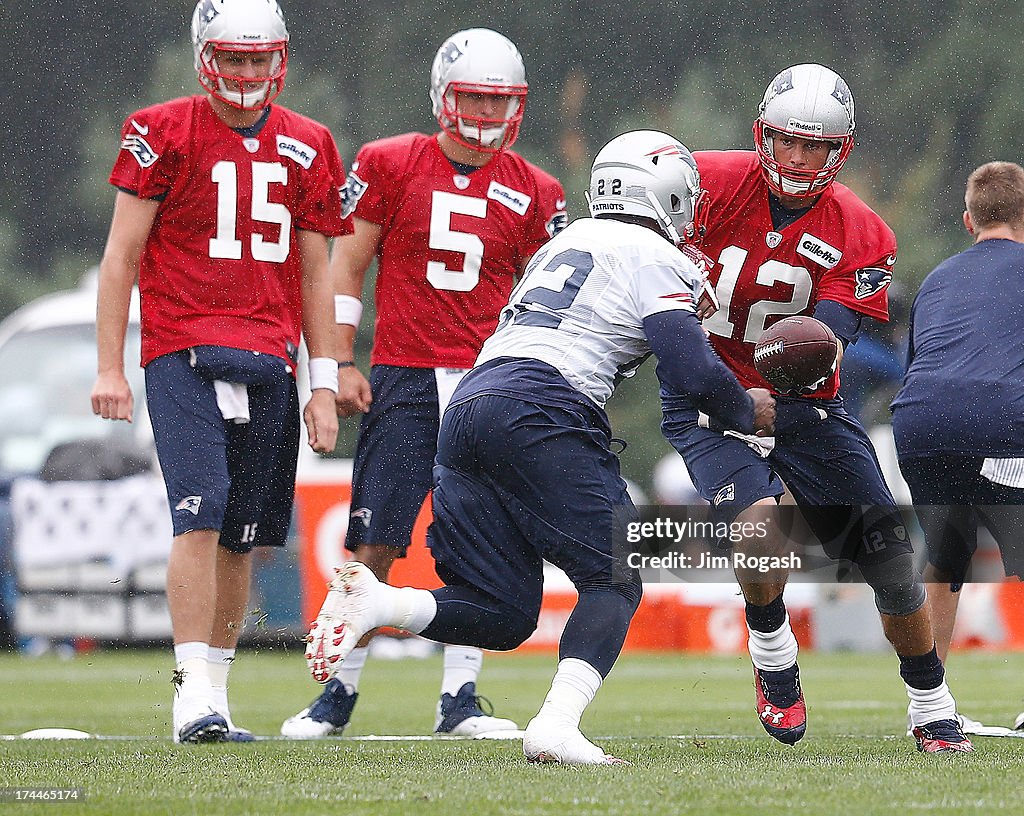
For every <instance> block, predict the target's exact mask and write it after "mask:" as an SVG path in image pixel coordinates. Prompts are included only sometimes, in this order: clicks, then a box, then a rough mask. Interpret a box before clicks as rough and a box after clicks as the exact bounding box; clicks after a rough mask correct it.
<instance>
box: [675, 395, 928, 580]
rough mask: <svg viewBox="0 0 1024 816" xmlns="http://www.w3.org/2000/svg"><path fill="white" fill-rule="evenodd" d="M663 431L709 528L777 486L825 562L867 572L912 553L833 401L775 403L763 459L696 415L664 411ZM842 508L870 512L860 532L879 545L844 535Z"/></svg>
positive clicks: (862, 445) (859, 439)
mask: <svg viewBox="0 0 1024 816" xmlns="http://www.w3.org/2000/svg"><path fill="white" fill-rule="evenodd" d="M664 430H665V434H666V437H667V438H668V439H669V440H670V441H671V442H672V445H673V446H674V447H675V448H676V450H677V451H678V452H679V453H680V455H681V456H682V457H683V459H684V460H685V462H686V465H687V468H688V470H689V471H690V476H691V478H692V479H693V483H694V485H695V486H696V488H697V490H698V491H700V494H701V496H702V497H703V498H704V499H706V500H707V501H708V502H710V503H711V506H712V517H713V518H714V520H715V521H719V522H726V523H728V522H732V521H733V520H734V519H735V518H736V516H737V515H738V514H739V513H740V512H742V511H743V510H745V509H746V508H747V507H749V506H750V505H751V504H753V503H754V502H755V501H758V500H760V499H765V498H778V497H779V496H781V495H782V493H783V492H784V487H783V482H785V486H786V487H788V488H789V490H790V492H791V493H792V494H793V497H794V498H795V499H796V502H797V504H798V505H799V507H800V510H801V513H802V515H803V516H804V518H805V519H806V521H807V523H808V525H809V526H810V528H811V530H812V531H813V532H814V533H815V535H816V536H817V537H818V539H819V541H820V542H821V544H822V547H823V548H824V549H825V552H826V553H827V554H828V555H829V556H830V557H831V558H834V559H839V558H842V559H845V560H849V561H854V562H856V563H857V564H859V565H861V566H870V565H872V564H880V563H884V562H885V561H888V560H889V559H891V558H893V557H895V556H897V555H902V554H904V553H912V552H913V545H912V542H911V541H910V539H909V537H908V536H907V535H906V530H905V528H904V525H903V521H902V519H901V518H900V516H899V513H898V512H897V511H896V510H895V506H896V501H895V499H893V497H892V493H891V492H890V491H889V488H888V487H887V486H886V484H885V478H884V477H883V476H882V470H881V467H880V466H879V464H878V457H877V456H876V454H875V449H874V447H873V446H872V444H871V440H870V439H869V438H868V435H867V432H866V431H865V430H864V428H863V427H862V426H861V424H860V423H859V422H858V421H857V420H856V419H855V418H854V417H852V416H851V415H850V414H848V413H847V412H846V410H845V409H844V408H843V407H842V401H841V400H830V401H824V400H813V401H812V400H794V399H787V398H785V397H780V398H778V416H777V419H776V423H775V447H774V448H773V449H772V451H771V453H769V454H768V456H767V457H765V456H762V455H761V454H760V453H759V452H757V451H755V450H754V447H753V446H752V445H751V444H748V443H747V442H746V441H744V440H743V439H740V438H738V437H736V436H732V435H728V434H722V433H720V432H718V431H712V430H708V429H706V428H701V427H699V426H698V424H697V411H696V409H692V410H684V409H674V410H672V411H671V412H670V416H669V417H668V418H667V419H666V420H665V421H664ZM848 506H861V507H865V506H866V507H870V508H872V509H871V510H869V511H867V513H866V515H865V517H864V525H866V526H869V527H870V528H871V529H870V530H869V531H868V534H870V533H872V532H877V533H878V534H879V535H881V538H882V540H881V541H878V540H876V541H872V542H870V544H869V546H867V547H864V546H862V544H863V543H864V542H862V541H861V540H860V539H861V537H860V536H849V535H846V534H845V533H846V532H848V531H849V529H851V528H850V518H849V514H848V513H843V512H841V511H840V508H845V507H848ZM889 508H893V510H892V511H891V512H890V511H889Z"/></svg>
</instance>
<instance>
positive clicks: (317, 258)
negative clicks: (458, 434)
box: [92, 0, 349, 742]
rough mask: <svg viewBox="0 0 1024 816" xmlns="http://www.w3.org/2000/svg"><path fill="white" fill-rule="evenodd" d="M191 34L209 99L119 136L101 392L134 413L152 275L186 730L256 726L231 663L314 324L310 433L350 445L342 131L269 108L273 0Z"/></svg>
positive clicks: (167, 108) (180, 728) (278, 503)
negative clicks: (337, 294)
mask: <svg viewBox="0 0 1024 816" xmlns="http://www.w3.org/2000/svg"><path fill="white" fill-rule="evenodd" d="M192 42H193V47H194V51H195V64H196V70H197V71H198V74H199V81H200V84H201V85H202V86H203V87H204V88H205V89H206V91H207V95H204V96H194V97H190V98H187V99H177V100H173V101H171V102H167V103H165V104H162V105H154V106H152V107H149V108H145V109H143V110H140V111H136V112H135V113H133V114H132V115H131V116H129V117H128V119H127V120H125V123H124V126H123V128H122V131H121V151H120V153H119V154H118V158H117V161H116V163H115V165H114V169H113V172H112V173H111V176H110V181H111V183H112V184H113V185H115V186H116V187H117V188H118V190H119V192H118V194H117V197H116V200H115V204H114V216H113V221H112V223H111V228H110V235H109V238H108V240H107V246H106V250H105V251H104V255H103V261H102V263H101V265H100V277H99V293H98V306H97V314H96V333H97V345H98V366H97V368H98V371H97V377H96V384H95V386H94V388H93V393H92V406H93V411H94V412H95V413H97V414H99V415H101V416H103V417H104V418H107V419H115V420H117V419H121V420H128V421H131V419H132V413H133V409H134V400H133V395H132V392H131V389H130V387H129V385H128V381H127V380H126V378H125V375H124V338H125V328H126V324H127V319H128V303H129V298H130V295H131V289H132V284H133V283H134V282H135V279H136V277H138V283H139V289H140V293H141V301H142V365H143V366H144V367H145V369H146V397H147V405H148V409H149V415H150V419H151V422H152V425H153V435H154V440H155V442H156V448H157V456H158V458H159V461H160V467H161V471H162V473H163V477H164V481H165V482H166V485H167V494H168V499H169V500H170V506H171V517H172V520H173V526H174V541H173V544H172V547H171V554H170V559H169V562H168V567H167V601H168V606H169V607H170V613H171V623H172V628H173V633H174V651H175V659H176V663H177V671H178V673H177V674H176V677H177V678H179V679H180V683H177V684H176V688H175V697H174V706H173V732H172V733H173V737H174V740H175V742H215V741H222V740H251V739H252V734H251V733H249V732H248V731H245V730H244V729H239V728H236V727H235V726H234V724H233V723H232V721H231V716H230V713H229V709H228V701H227V678H228V669H229V667H230V665H231V663H232V661H233V660H234V654H235V647H236V645H237V642H238V636H239V633H240V632H241V629H242V623H243V621H244V618H245V613H246V607H247V604H248V599H249V581H250V574H251V568H252V549H253V547H254V546H281V545H283V544H284V542H285V538H286V535H287V531H288V524H289V521H290V517H291V505H292V496H293V492H294V486H295V464H296V455H297V453H298V438H299V437H298V433H299V404H298V394H297V391H296V387H295V365H296V355H297V352H298V348H299V342H300V339H301V335H304V336H305V340H306V345H307V347H308V349H309V354H310V362H309V373H310V385H311V388H312V397H311V398H310V401H309V403H308V404H307V405H306V407H305V410H304V412H303V416H304V419H305V423H306V428H307V430H308V432H309V441H310V445H311V446H312V447H313V449H314V450H317V451H320V452H326V451H331V450H333V449H334V445H335V442H336V439H337V432H338V419H337V414H336V408H335V401H334V396H335V393H336V392H337V387H338V382H337V362H336V360H335V359H334V357H333V352H334V348H333V345H334V331H335V329H334V325H333V322H332V319H331V283H330V277H329V267H328V238H329V237H331V236H337V235H341V234H343V233H345V232H346V231H349V230H348V227H347V224H346V222H345V221H344V220H343V218H342V215H341V186H342V184H343V181H344V171H343V169H342V164H341V159H340V158H339V156H338V153H337V149H336V148H335V146H334V140H333V138H332V137H331V134H330V132H329V131H328V130H327V129H326V128H325V127H323V126H322V125H320V124H318V123H316V122H314V121H312V120H311V119H307V118H306V117H304V116H300V115H298V114H296V113H292V112H291V111H289V110H286V109H285V108H282V107H279V106H277V105H272V104H271V103H272V101H273V100H274V99H275V98H276V97H277V95H278V93H280V91H281V87H282V84H283V82H284V76H285V72H286V70H287V62H288V31H287V28H286V27H285V22H284V17H283V16H282V14H281V10H280V8H279V7H278V5H277V2H276V0H200V2H199V3H198V4H197V6H196V8H195V12H194V14H193V17H192Z"/></svg>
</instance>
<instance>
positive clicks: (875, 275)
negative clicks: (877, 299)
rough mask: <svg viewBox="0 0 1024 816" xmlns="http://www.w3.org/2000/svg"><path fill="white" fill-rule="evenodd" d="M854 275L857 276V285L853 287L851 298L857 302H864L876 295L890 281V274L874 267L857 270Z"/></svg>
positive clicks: (885, 270) (886, 270)
mask: <svg viewBox="0 0 1024 816" xmlns="http://www.w3.org/2000/svg"><path fill="white" fill-rule="evenodd" d="M854 274H855V275H856V276H857V285H856V286H855V287H854V290H853V296H854V297H855V298H857V300H864V299H865V298H869V297H871V296H872V295H876V294H878V293H879V292H881V291H882V290H883V289H884V288H885V287H886V286H888V285H889V281H891V280H892V272H890V271H889V270H888V269H880V268H878V267H875V266H871V267H868V268H866V269H858V270H857V271H856V273H854Z"/></svg>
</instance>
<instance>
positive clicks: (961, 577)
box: [900, 456, 1024, 584]
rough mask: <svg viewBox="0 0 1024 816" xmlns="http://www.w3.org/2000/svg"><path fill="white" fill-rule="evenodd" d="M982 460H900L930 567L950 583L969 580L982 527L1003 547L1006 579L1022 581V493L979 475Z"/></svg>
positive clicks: (908, 458) (966, 457) (1023, 542)
mask: <svg viewBox="0 0 1024 816" xmlns="http://www.w3.org/2000/svg"><path fill="white" fill-rule="evenodd" d="M983 461H984V457H983V456H924V457H900V470H901V471H903V478H904V479H906V480H907V484H908V485H909V486H910V495H911V496H912V497H913V499H914V509H915V510H916V512H917V517H918V518H919V519H920V521H921V527H922V528H923V529H924V538H925V543H926V545H927V547H928V563H929V564H931V565H932V566H934V567H935V568H936V569H938V570H941V571H942V572H944V573H947V574H948V575H949V576H950V578H951V581H952V583H954V584H962V583H963V582H964V581H965V580H968V574H969V573H968V571H969V567H970V564H971V559H972V558H973V556H974V553H975V550H977V549H978V525H979V523H980V524H981V525H983V526H984V527H986V528H987V529H988V531H989V532H990V533H991V534H992V537H993V538H994V539H995V540H996V543H997V544H998V545H999V552H1000V553H1001V555H1002V558H1003V567H1004V569H1005V570H1006V574H1007V575H1021V576H1024V489H1021V488H1015V487H1007V486H1006V485H1000V484H995V483H994V482H991V481H989V480H988V479H986V478H985V477H984V476H982V475H981V466H982V463H983Z"/></svg>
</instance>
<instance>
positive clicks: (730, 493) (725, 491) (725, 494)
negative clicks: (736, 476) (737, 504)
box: [712, 482, 736, 507]
mask: <svg viewBox="0 0 1024 816" xmlns="http://www.w3.org/2000/svg"><path fill="white" fill-rule="evenodd" d="M727 501H736V483H735V482H730V483H729V484H727V485H726V486H725V487H723V488H722V489H721V490H719V491H718V492H717V493H716V494H715V498H714V501H712V504H714V505H715V507H718V505H720V504H721V503H722V502H727Z"/></svg>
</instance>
